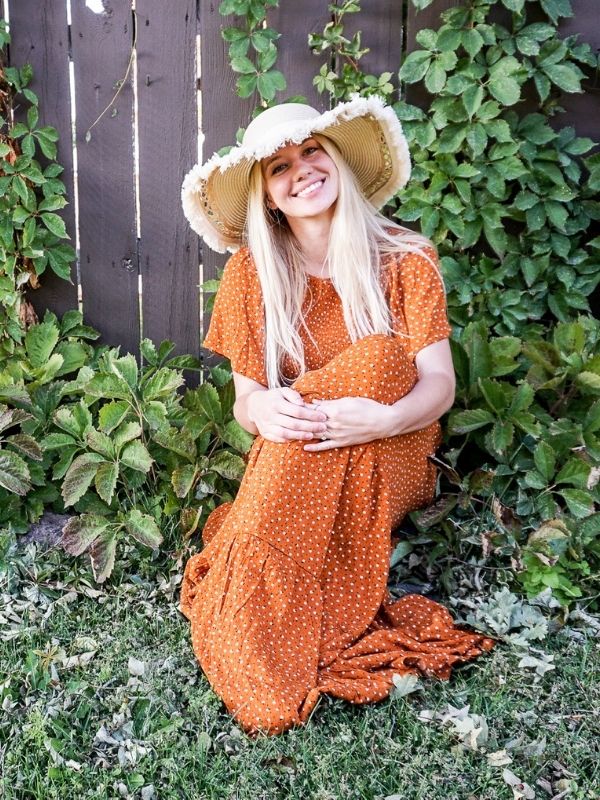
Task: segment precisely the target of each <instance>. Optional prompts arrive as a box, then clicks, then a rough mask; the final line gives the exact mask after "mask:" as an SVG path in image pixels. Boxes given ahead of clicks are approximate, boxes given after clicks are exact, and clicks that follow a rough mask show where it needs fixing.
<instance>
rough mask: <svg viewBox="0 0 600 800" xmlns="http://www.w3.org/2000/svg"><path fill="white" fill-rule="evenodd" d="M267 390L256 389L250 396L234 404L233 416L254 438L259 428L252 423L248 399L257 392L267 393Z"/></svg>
mask: <svg viewBox="0 0 600 800" xmlns="http://www.w3.org/2000/svg"><path fill="white" fill-rule="evenodd" d="M266 391H267V388H266V387H265V388H264V389H256V390H254V391H252V392H248V394H244V395H242V396H241V397H237V398H236V400H235V403H234V404H233V416H234V417H235V418H236V420H237V421H238V422H239V424H240V425H241V426H242V428H244V430H246V431H248V433H251V434H252V435H253V436H256V435H257V434H258V428H257V427H256V425H255V424H254V422H253V421H252V419H251V417H250V414H249V411H248V399H249V398H250V397H251V396H252V395H253V394H255V393H256V392H266Z"/></svg>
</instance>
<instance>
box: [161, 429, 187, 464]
mask: <svg viewBox="0 0 600 800" xmlns="http://www.w3.org/2000/svg"><path fill="white" fill-rule="evenodd" d="M153 439H154V441H155V442H156V443H157V444H159V445H160V446H161V447H164V448H165V449H167V450H171V452H173V453H177V455H178V456H181V457H182V458H185V459H186V460H187V461H190V462H191V463H194V462H195V461H196V444H195V442H194V440H193V439H192V437H191V436H190V435H189V434H188V433H187V432H186V431H183V430H177V428H172V427H169V428H166V429H164V430H160V431H157V432H156V433H155V434H154V437H153Z"/></svg>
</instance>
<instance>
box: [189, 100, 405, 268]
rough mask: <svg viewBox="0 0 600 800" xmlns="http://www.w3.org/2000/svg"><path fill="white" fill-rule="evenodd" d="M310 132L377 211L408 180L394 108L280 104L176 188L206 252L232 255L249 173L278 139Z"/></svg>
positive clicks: (358, 103) (362, 103)
mask: <svg viewBox="0 0 600 800" xmlns="http://www.w3.org/2000/svg"><path fill="white" fill-rule="evenodd" d="M314 133H319V134H322V135H323V136H326V137H327V138H328V139H331V141H333V142H334V143H335V144H336V145H337V147H338V150H339V151H340V152H341V154H342V156H343V158H344V159H345V160H346V162H347V163H348V165H349V167H350V168H351V169H352V171H353V172H354V174H355V175H356V178H357V179H358V183H359V185H360V187H361V188H362V190H363V192H364V194H365V196H366V197H367V198H368V199H369V200H370V202H371V204H372V205H373V206H374V207H375V208H377V209H379V208H381V206H383V205H384V203H386V202H387V201H388V200H389V199H390V198H391V197H393V196H394V194H395V193H396V192H397V191H398V190H399V189H401V188H402V187H403V186H404V185H405V184H406V182H407V181H408V179H409V177H410V155H409V152H408V144H407V142H406V139H405V137H404V134H403V132H402V126H401V125H400V122H399V120H398V118H397V117H396V114H395V113H394V110H393V109H392V108H390V107H389V106H386V105H385V103H384V102H383V100H381V99H380V98H379V97H359V96H355V97H354V98H353V99H352V100H350V101H349V102H347V103H340V104H339V105H337V106H336V107H335V108H333V109H332V110H331V111H325V112H324V113H323V114H320V113H319V112H318V111H317V110H316V109H314V108H312V107H311V106H307V105H304V104H303V103H282V104H281V105H277V106H273V107H272V108H268V109H266V111H263V112H262V113H261V114H259V115H258V117H256V118H255V119H254V120H253V121H252V122H251V123H250V125H249V126H248V128H247V129H246V132H245V133H244V138H243V140H242V143H241V145H239V146H237V147H234V148H233V149H232V150H230V151H229V153H227V155H224V156H220V155H218V154H217V153H215V154H214V155H213V156H212V158H210V159H209V160H208V161H206V162H205V163H204V164H202V165H201V164H196V166H195V167H193V168H192V169H191V170H190V171H189V172H188V174H187V175H186V176H185V180H184V181H183V185H182V188H181V202H182V204H183V211H184V213H185V216H186V217H187V219H188V221H189V223H190V225H191V226H192V228H193V229H194V230H195V231H196V233H197V234H198V235H199V236H201V237H202V238H203V239H204V241H205V242H206V243H207V244H208V245H209V247H211V248H212V249H213V250H216V251H217V252H219V253H224V252H225V251H227V250H229V251H230V252H232V253H234V252H235V251H236V250H238V249H239V248H240V247H241V246H242V245H243V244H244V229H245V225H246V209H247V205H248V192H249V189H250V171H251V169H252V166H253V165H254V163H255V162H256V161H260V160H262V159H263V158H266V157H267V156H270V155H272V154H273V153H275V152H276V151H277V150H279V148H280V147H283V145H284V144H287V143H292V142H293V143H294V144H300V143H301V142H303V141H304V140H305V139H307V138H308V137H309V136H312V134H314Z"/></svg>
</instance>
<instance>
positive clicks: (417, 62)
mask: <svg viewBox="0 0 600 800" xmlns="http://www.w3.org/2000/svg"><path fill="white" fill-rule="evenodd" d="M430 63H431V53H430V52H429V51H427V50H413V52H412V53H409V55H408V56H407V57H406V58H405V59H404V63H403V64H402V66H401V67H400V71H399V72H398V77H399V78H400V80H401V81H404V82H405V83H416V82H417V81H420V80H421V79H422V78H423V77H424V76H425V73H426V72H427V70H428V69H429V65H430Z"/></svg>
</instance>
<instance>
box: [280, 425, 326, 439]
mask: <svg viewBox="0 0 600 800" xmlns="http://www.w3.org/2000/svg"><path fill="white" fill-rule="evenodd" d="M274 430H275V432H276V435H277V436H280V437H281V441H285V442H289V441H290V440H293V439H313V438H314V436H316V435H318V434H315V433H313V432H312V431H310V430H303V429H300V428H298V429H294V428H289V427H287V426H284V425H276V426H275V427H274Z"/></svg>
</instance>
